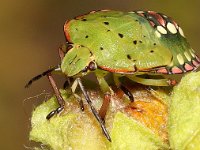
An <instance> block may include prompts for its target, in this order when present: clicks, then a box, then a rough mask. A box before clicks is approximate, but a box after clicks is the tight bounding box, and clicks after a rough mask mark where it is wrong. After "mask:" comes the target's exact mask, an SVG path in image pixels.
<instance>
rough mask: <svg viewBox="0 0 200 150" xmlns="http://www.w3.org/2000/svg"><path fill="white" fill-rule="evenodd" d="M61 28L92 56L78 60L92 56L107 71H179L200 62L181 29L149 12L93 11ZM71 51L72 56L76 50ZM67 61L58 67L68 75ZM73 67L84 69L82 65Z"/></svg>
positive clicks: (192, 67) (71, 40) (89, 58)
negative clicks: (72, 52)
mask: <svg viewBox="0 0 200 150" xmlns="http://www.w3.org/2000/svg"><path fill="white" fill-rule="evenodd" d="M160 17H161V18H160ZM163 21H164V23H163ZM64 31H65V34H66V37H67V40H68V41H69V42H70V43H73V44H75V45H81V46H83V47H85V48H87V49H88V50H89V51H90V53H91V55H92V56H89V55H82V56H81V55H80V57H79V58H78V59H84V60H88V61H89V60H91V57H92V59H93V60H94V61H95V62H96V64H97V66H98V67H100V68H101V69H104V70H107V71H110V72H115V73H135V72H136V71H137V72H144V71H145V72H146V71H147V72H157V73H167V74H169V73H182V72H185V71H191V70H194V69H195V68H196V67H198V66H199V63H200V62H199V58H198V57H197V56H196V55H195V54H194V52H193V50H192V49H191V48H190V46H189V44H188V43H187V41H186V39H185V37H184V35H183V33H182V30H181V28H180V27H179V26H178V25H177V24H176V23H175V22H174V21H173V20H172V19H170V18H168V17H167V16H165V15H162V14H159V13H155V12H152V11H148V12H141V11H138V12H120V11H97V12H94V11H93V12H90V13H89V14H86V15H82V16H79V17H76V18H75V19H72V20H70V21H67V22H66V24H65V26H64ZM73 44H72V45H73ZM85 48H84V49H85ZM73 49H74V48H73ZM88 50H87V51H88ZM70 51H71V50H70ZM73 51H74V55H76V54H75V53H79V52H78V51H77V50H73ZM68 55H69V54H68V53H67V54H66V56H65V57H67V58H69V56H68ZM86 57H87V58H86ZM69 63H70V60H67V59H66V58H65V59H64V61H63V62H62V67H61V68H62V70H63V72H65V73H66V74H68V75H69V72H68V70H66V69H65V68H66V67H64V66H65V65H67V66H69ZM84 64H86V65H87V64H89V62H85V63H84ZM74 67H75V68H76V69H77V68H78V69H79V71H81V70H82V69H84V67H83V65H81V66H79V65H74ZM75 68H71V69H70V70H73V69H75ZM76 73H77V71H76V72H74V73H70V75H71V76H72V75H75V74H76Z"/></svg>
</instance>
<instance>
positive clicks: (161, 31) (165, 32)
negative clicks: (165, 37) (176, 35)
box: [157, 26, 167, 34]
mask: <svg viewBox="0 0 200 150" xmlns="http://www.w3.org/2000/svg"><path fill="white" fill-rule="evenodd" d="M157 30H158V31H159V32H160V33H161V34H167V30H165V28H164V27H162V26H157Z"/></svg>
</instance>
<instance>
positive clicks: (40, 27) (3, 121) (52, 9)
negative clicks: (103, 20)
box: [0, 0, 200, 150]
mask: <svg viewBox="0 0 200 150" xmlns="http://www.w3.org/2000/svg"><path fill="white" fill-rule="evenodd" d="M199 6H200V1H199V2H198V1H197V0H190V1H189V0H82V1H80V0H72V1H69V0H57V1H56V0H32V1H27V0H18V1H17V0H1V3H0V51H1V53H0V56H1V57H0V71H1V72H0V146H1V147H0V149H2V150H22V149H25V147H27V148H28V147H31V146H32V145H31V144H30V142H29V140H28V132H29V130H30V115H31V111H32V109H33V108H34V107H35V106H36V105H37V104H38V103H40V102H41V101H42V100H44V99H45V97H46V94H45V93H50V92H51V88H50V86H49V83H48V81H47V80H46V79H41V80H40V81H38V82H37V83H35V84H33V86H32V87H31V88H30V89H24V85H25V83H26V82H27V81H28V80H29V79H30V78H31V77H33V76H34V75H36V74H38V73H41V72H42V71H44V70H46V69H47V68H48V67H49V66H54V65H56V64H58V63H59V57H58V53H57V48H58V46H59V45H60V44H61V43H63V42H64V41H65V38H64V34H63V24H64V23H65V21H66V20H67V19H70V18H73V17H74V16H77V15H80V14H83V13H87V12H89V11H91V10H99V9H114V10H122V11H132V10H139V9H143V10H155V11H157V12H162V13H165V14H167V15H168V16H172V17H173V18H174V19H175V20H176V21H177V22H178V23H179V24H180V25H181V27H182V29H183V30H184V33H185V35H186V36H187V38H188V41H189V42H190V44H191V45H192V47H193V48H194V49H195V50H196V51H197V52H198V54H200V50H199V39H200V29H199V24H200V19H199V14H200V9H199ZM57 81H58V82H59V83H60V84H61V83H62V82H63V81H62V80H60V77H57ZM60 84H59V85H60ZM44 90H45V91H44ZM37 95H38V96H37ZM31 97H32V98H31Z"/></svg>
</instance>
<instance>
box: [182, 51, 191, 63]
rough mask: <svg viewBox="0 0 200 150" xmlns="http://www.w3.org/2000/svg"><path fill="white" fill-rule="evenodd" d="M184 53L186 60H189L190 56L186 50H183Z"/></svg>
mask: <svg viewBox="0 0 200 150" xmlns="http://www.w3.org/2000/svg"><path fill="white" fill-rule="evenodd" d="M184 55H185V57H186V58H187V60H188V61H191V57H190V55H189V54H188V52H184Z"/></svg>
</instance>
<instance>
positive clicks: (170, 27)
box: [167, 22, 177, 34]
mask: <svg viewBox="0 0 200 150" xmlns="http://www.w3.org/2000/svg"><path fill="white" fill-rule="evenodd" d="M167 29H168V30H169V31H170V32H171V33H172V34H176V33H177V30H176V27H175V26H174V25H173V24H172V23H170V22H168V23H167Z"/></svg>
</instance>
